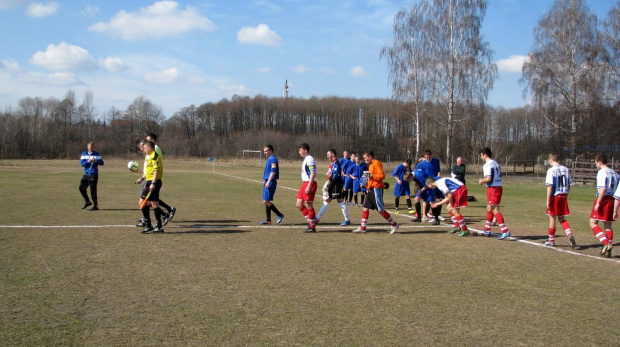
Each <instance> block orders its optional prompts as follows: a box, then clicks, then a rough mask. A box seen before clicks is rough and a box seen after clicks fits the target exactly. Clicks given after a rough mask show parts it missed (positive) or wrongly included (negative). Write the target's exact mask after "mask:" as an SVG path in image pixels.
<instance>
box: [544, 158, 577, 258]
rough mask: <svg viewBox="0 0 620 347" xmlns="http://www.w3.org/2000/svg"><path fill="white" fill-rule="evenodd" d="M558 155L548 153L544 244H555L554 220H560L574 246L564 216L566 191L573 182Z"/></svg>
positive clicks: (567, 213)
mask: <svg viewBox="0 0 620 347" xmlns="http://www.w3.org/2000/svg"><path fill="white" fill-rule="evenodd" d="M559 158H560V156H559V155H558V154H557V153H551V154H549V164H550V165H551V167H550V168H549V170H547V177H546V178H545V185H546V186H547V215H548V216H549V230H548V234H549V238H548V239H547V241H545V243H544V245H545V246H555V220H556V218H557V220H558V221H559V222H560V225H561V226H562V229H564V232H565V233H566V237H567V238H568V243H569V245H570V247H571V248H575V246H576V245H577V244H576V243H575V237H574V236H573V233H572V232H571V230H570V225H569V224H568V221H567V220H566V219H565V218H564V217H565V216H568V215H570V211H569V210H568V192H569V190H570V186H571V185H572V184H573V179H572V177H571V175H570V172H569V171H568V169H567V168H566V167H565V166H563V165H561V164H560V159H559Z"/></svg>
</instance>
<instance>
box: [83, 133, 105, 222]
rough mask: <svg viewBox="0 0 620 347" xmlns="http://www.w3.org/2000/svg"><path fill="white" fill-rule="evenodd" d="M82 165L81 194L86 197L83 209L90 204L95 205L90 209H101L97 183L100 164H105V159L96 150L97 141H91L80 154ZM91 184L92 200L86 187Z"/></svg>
mask: <svg viewBox="0 0 620 347" xmlns="http://www.w3.org/2000/svg"><path fill="white" fill-rule="evenodd" d="M80 165H81V166H82V167H83V168H84V175H83V176H82V179H81V180H80V187H79V190H80V194H82V197H83V198H84V201H85V202H84V206H82V209H85V208H87V207H88V206H91V205H92V206H93V207H91V208H90V211H97V210H99V202H98V200H97V183H98V182H99V166H103V159H101V154H99V152H97V151H95V143H94V142H89V143H87V144H86V150H85V151H84V152H82V155H81V156H80ZM89 186H90V197H91V199H92V200H93V201H92V202H91V201H90V200H89V199H88V194H87V193H86V188H88V187H89Z"/></svg>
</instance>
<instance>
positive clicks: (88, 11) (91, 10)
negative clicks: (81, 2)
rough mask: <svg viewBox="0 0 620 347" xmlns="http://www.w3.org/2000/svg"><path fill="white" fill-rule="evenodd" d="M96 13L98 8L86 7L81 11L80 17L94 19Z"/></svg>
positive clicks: (93, 6)
mask: <svg viewBox="0 0 620 347" xmlns="http://www.w3.org/2000/svg"><path fill="white" fill-rule="evenodd" d="M97 13H99V7H97V6H95V5H90V4H89V5H86V7H84V10H82V15H84V17H94V16H95V15H96V14H97Z"/></svg>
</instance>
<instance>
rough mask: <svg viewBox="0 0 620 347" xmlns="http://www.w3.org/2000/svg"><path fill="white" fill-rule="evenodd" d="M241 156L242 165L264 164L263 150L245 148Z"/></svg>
mask: <svg viewBox="0 0 620 347" xmlns="http://www.w3.org/2000/svg"><path fill="white" fill-rule="evenodd" d="M242 152H243V154H242V156H241V165H259V166H260V165H262V164H263V152H262V151H253V150H249V149H244V150H243V151H242Z"/></svg>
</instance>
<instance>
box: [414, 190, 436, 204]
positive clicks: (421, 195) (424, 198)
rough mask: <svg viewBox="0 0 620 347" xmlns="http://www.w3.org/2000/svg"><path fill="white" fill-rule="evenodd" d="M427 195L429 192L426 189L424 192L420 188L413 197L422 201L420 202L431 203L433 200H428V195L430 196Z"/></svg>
mask: <svg viewBox="0 0 620 347" xmlns="http://www.w3.org/2000/svg"><path fill="white" fill-rule="evenodd" d="M429 193H430V191H429V190H428V189H427V190H425V191H422V189H421V188H420V189H418V191H417V192H416V193H415V196H416V197H417V198H420V199H422V201H426V202H428V201H433V200H429V195H430V194H429Z"/></svg>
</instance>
